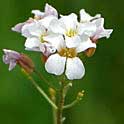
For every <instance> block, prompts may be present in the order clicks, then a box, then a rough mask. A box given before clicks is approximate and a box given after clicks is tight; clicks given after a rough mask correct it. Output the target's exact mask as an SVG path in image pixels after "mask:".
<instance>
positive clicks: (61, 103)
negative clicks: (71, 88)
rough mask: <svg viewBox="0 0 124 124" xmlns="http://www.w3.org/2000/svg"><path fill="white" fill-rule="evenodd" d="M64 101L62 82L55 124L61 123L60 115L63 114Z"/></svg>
mask: <svg viewBox="0 0 124 124" xmlns="http://www.w3.org/2000/svg"><path fill="white" fill-rule="evenodd" d="M64 101H65V95H64V82H62V83H61V89H60V100H59V104H58V111H57V124H62V123H63V121H62V120H63V117H62V113H63V106H64Z"/></svg>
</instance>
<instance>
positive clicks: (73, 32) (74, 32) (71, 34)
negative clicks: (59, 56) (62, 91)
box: [66, 29, 77, 37]
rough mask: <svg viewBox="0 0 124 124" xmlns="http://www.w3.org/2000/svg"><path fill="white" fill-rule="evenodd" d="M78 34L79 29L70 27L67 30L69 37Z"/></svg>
mask: <svg viewBox="0 0 124 124" xmlns="http://www.w3.org/2000/svg"><path fill="white" fill-rule="evenodd" d="M76 34H77V31H75V30H73V29H70V30H68V31H67V32H66V35H67V36H68V37H74V36H75V35H76Z"/></svg>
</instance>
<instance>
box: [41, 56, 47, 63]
mask: <svg viewBox="0 0 124 124" xmlns="http://www.w3.org/2000/svg"><path fill="white" fill-rule="evenodd" d="M47 59H48V57H47V56H44V55H43V56H41V61H42V62H43V63H45V62H46V61H47Z"/></svg>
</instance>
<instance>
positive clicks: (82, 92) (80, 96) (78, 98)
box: [77, 90, 84, 100]
mask: <svg viewBox="0 0 124 124" xmlns="http://www.w3.org/2000/svg"><path fill="white" fill-rule="evenodd" d="M83 96H84V90H82V91H81V92H78V95H77V100H82V98H83Z"/></svg>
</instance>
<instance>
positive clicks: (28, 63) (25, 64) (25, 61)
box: [17, 54, 34, 74]
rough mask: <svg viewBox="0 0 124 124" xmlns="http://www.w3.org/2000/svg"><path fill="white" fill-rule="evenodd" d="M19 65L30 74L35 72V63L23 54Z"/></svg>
mask: <svg viewBox="0 0 124 124" xmlns="http://www.w3.org/2000/svg"><path fill="white" fill-rule="evenodd" d="M17 64H19V65H20V67H22V68H23V69H24V70H25V71H26V72H27V73H29V74H30V73H32V72H33V71H34V63H33V61H32V60H31V58H29V57H28V56H27V55H25V54H21V56H20V58H19V59H18V60H17Z"/></svg>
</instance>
